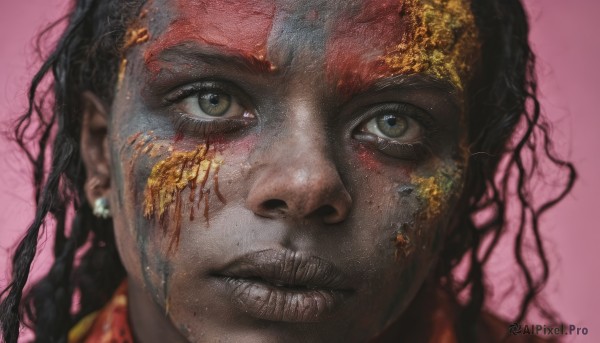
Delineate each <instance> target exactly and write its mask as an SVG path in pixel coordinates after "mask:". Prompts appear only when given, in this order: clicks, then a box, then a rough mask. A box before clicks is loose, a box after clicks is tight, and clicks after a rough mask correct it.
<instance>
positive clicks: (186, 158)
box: [144, 145, 224, 250]
mask: <svg viewBox="0 0 600 343" xmlns="http://www.w3.org/2000/svg"><path fill="white" fill-rule="evenodd" d="M222 163H223V160H222V159H221V158H220V157H219V156H217V155H216V153H215V152H214V151H211V152H209V149H208V147H207V146H206V145H199V146H198V147H196V149H194V150H192V151H174V152H171V154H170V156H169V157H167V158H165V159H164V160H162V161H160V162H158V163H157V164H156V165H154V167H153V168H152V171H151V173H150V176H149V177H148V181H147V184H146V189H145V194H144V216H145V217H146V218H148V219H151V218H154V219H157V220H158V221H159V222H160V223H161V224H162V225H163V228H164V229H165V230H168V229H170V228H172V229H173V231H174V232H173V239H172V241H171V243H170V245H169V250H171V249H173V248H174V247H176V246H177V244H178V242H179V233H180V230H181V221H182V212H183V211H184V207H185V206H184V203H183V201H184V199H183V198H182V192H183V191H184V190H185V189H189V191H190V196H189V198H188V200H189V203H190V205H189V206H187V207H188V208H189V210H190V220H194V211H195V208H196V207H197V208H199V207H200V203H201V202H202V200H203V198H204V200H205V202H204V206H205V208H204V216H205V219H206V221H207V222H208V205H209V203H208V196H209V194H210V189H208V188H207V186H206V183H207V180H208V178H209V175H212V176H213V179H214V180H215V182H214V183H213V186H214V188H215V189H214V192H215V193H216V194H217V197H218V198H219V199H220V200H221V201H224V200H223V197H222V195H221V194H220V192H219V190H218V183H217V182H216V180H218V178H217V174H218V170H219V167H220V165H221V164H222ZM196 193H198V195H196Z"/></svg>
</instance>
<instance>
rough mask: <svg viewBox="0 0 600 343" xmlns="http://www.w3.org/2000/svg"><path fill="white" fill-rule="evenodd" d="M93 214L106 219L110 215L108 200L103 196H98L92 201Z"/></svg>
mask: <svg viewBox="0 0 600 343" xmlns="http://www.w3.org/2000/svg"><path fill="white" fill-rule="evenodd" d="M94 215H95V216H96V217H98V218H101V219H108V218H110V217H111V216H112V214H111V213H110V208H109V207H108V200H107V199H106V198H105V197H101V198H98V199H96V201H95V202H94Z"/></svg>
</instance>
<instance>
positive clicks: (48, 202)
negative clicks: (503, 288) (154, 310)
mask: <svg viewBox="0 0 600 343" xmlns="http://www.w3.org/2000/svg"><path fill="white" fill-rule="evenodd" d="M142 5H143V0H74V1H73V5H72V8H71V10H70V12H69V14H68V15H67V16H65V17H64V18H63V19H61V20H60V21H59V22H58V23H55V24H53V26H51V28H55V27H57V26H58V25H59V24H60V23H63V22H65V23H66V28H65V30H64V32H63V34H62V36H61V38H60V40H59V41H58V43H57V44H56V47H55V48H54V50H53V51H52V52H51V53H50V55H49V56H48V57H47V58H45V60H44V62H43V64H42V66H41V68H40V69H39V71H38V72H37V73H36V75H35V76H34V78H33V80H32V82H31V86H30V88H29V93H28V104H29V106H28V110H27V111H26V113H25V114H24V115H22V116H21V117H20V118H19V120H18V122H17V125H16V128H15V131H14V133H15V140H16V142H17V144H18V145H19V146H20V148H21V149H22V150H23V151H24V153H25V155H26V157H27V158H28V160H29V161H30V162H31V163H32V165H33V186H34V190H35V199H36V211H35V217H34V219H33V222H32V224H31V225H30V226H29V227H28V229H27V232H26V234H25V236H24V238H23V239H22V240H21V241H20V242H19V244H18V246H17V247H16V249H15V252H14V255H13V259H12V276H11V279H10V282H9V284H8V285H7V286H6V288H5V289H4V290H3V291H2V292H1V293H0V299H2V301H1V303H0V321H1V328H2V334H3V337H4V340H5V341H6V342H7V343H15V342H17V340H18V337H19V331H20V328H21V325H25V326H29V327H31V328H32V329H33V330H34V332H35V337H36V342H66V341H67V334H68V331H69V329H70V328H71V327H72V326H73V325H74V323H76V322H77V321H78V320H79V319H81V318H82V317H83V316H85V315H86V314H89V313H91V312H93V311H95V310H97V309H99V308H101V307H102V306H103V305H104V304H105V303H106V302H107V301H108V300H109V299H110V296H111V294H112V293H113V292H114V291H115V289H116V288H117V286H118V285H119V283H120V282H121V281H122V280H123V278H124V277H125V271H124V268H123V266H122V264H121V261H120V258H119V255H118V252H117V248H116V244H115V239H114V235H113V229H112V223H111V222H110V221H109V220H104V219H99V218H96V217H94V216H93V215H92V211H91V207H90V205H89V204H88V203H87V202H86V200H85V196H84V193H83V186H84V182H85V170H84V168H83V164H82V160H81V156H80V151H79V142H80V136H81V125H82V116H81V113H82V104H81V100H80V99H81V94H82V93H83V92H85V91H91V92H93V93H94V94H96V95H97V96H98V97H99V98H100V99H101V100H102V101H103V102H104V103H106V104H110V103H112V99H113V96H114V89H115V86H114V85H115V84H116V80H117V74H118V65H119V59H120V56H121V51H120V49H121V46H122V42H123V40H124V35H125V32H126V29H127V27H128V25H129V23H130V22H131V21H132V20H133V18H135V17H136V16H137V14H138V13H139V11H140V9H141V7H142ZM472 10H473V13H474V15H475V17H476V21H477V25H478V28H479V33H480V40H481V42H482V47H481V58H480V62H479V66H480V67H479V71H478V73H477V75H476V77H475V78H474V79H473V82H472V84H470V85H469V87H468V90H469V92H468V94H467V95H468V97H469V98H468V108H469V111H468V123H469V149H470V151H471V152H472V153H473V155H472V156H471V157H470V160H469V164H468V169H467V179H466V185H465V191H464V194H463V197H462V201H461V207H459V208H460V211H459V212H458V215H457V218H456V220H455V223H456V224H455V225H454V228H453V230H452V231H451V232H450V235H449V237H448V239H447V241H446V243H445V246H444V249H443V251H442V255H441V258H440V262H439V264H438V266H437V268H436V276H437V279H438V280H452V273H453V270H454V269H455V267H456V266H457V265H458V264H459V262H460V261H461V260H462V259H463V258H465V257H466V258H467V259H468V262H469V264H468V267H469V268H468V272H467V275H466V277H465V279H464V280H461V282H450V283H449V284H450V288H451V291H452V292H454V293H455V294H456V295H458V293H459V292H461V291H463V290H465V289H467V290H468V294H467V297H466V303H465V305H464V307H463V310H462V313H461V316H460V323H459V333H460V340H461V342H470V341H474V339H475V334H476V333H475V331H474V330H475V329H474V328H475V327H476V325H474V323H476V322H477V321H478V319H479V318H480V316H481V312H482V310H483V306H484V302H485V300H486V297H487V293H486V289H487V288H486V285H485V283H484V276H485V273H484V266H485V265H486V263H487V261H488V260H489V258H490V255H491V253H492V252H493V250H494V249H495V248H496V246H497V244H498V242H499V239H500V236H501V235H502V234H503V233H504V232H505V230H506V228H507V226H508V221H507V203H508V202H509V201H512V202H513V203H514V204H517V207H518V209H519V215H518V218H517V234H516V236H515V241H514V256H515V259H516V261H517V268H518V270H519V271H520V274H522V275H523V277H524V280H525V284H526V289H525V293H524V295H523V298H522V299H521V304H520V310H519V313H517V314H516V315H515V318H514V319H515V321H520V320H522V319H523V318H524V317H525V316H526V314H527V312H528V309H529V308H530V307H531V305H532V303H534V301H535V299H536V297H537V296H538V294H539V292H540V291H541V289H542V288H543V286H544V285H545V283H546V281H547V280H548V275H549V267H548V260H547V257H546V252H545V250H544V246H543V244H542V238H541V234H540V231H539V219H540V216H541V215H542V214H543V213H544V212H546V211H547V210H548V209H549V208H551V207H552V206H554V205H555V204H556V203H558V202H559V201H560V200H562V199H563V198H564V197H565V196H566V195H567V194H568V192H569V191H570V190H571V188H572V186H573V183H574V181H575V178H576V174H575V169H574V168H573V166H572V165H571V164H570V163H568V162H565V161H563V160H561V159H559V158H558V157H556V155H555V154H554V153H553V151H552V141H551V140H550V137H549V134H548V133H549V128H548V125H547V124H546V123H545V122H544V121H543V118H542V117H541V111H540V104H539V101H538V99H537V95H536V93H537V81H536V77H535V57H534V54H533V53H532V51H531V49H530V46H529V42H528V23H527V17H526V14H525V11H524V9H523V6H522V4H521V2H520V1H519V0H485V1H484V0H472ZM51 28H50V29H51ZM50 29H49V30H50ZM44 34H45V33H42V35H44ZM46 81H49V82H46ZM46 84H49V85H50V86H49V87H47V88H46V87H45V86H44V85H46ZM49 101H52V107H51V108H48V102H49ZM48 151H50V152H51V161H50V163H48V161H46V156H47V153H48ZM542 158H543V159H544V160H547V161H549V163H551V164H552V165H554V166H555V167H558V168H560V169H561V170H564V171H565V173H564V179H565V180H566V182H565V184H564V186H563V188H562V189H561V190H560V192H559V194H558V195H556V196H555V197H552V198H550V199H545V201H543V202H542V203H541V204H540V205H536V204H535V203H534V199H533V196H532V193H531V185H530V180H531V179H532V178H531V177H532V176H533V175H534V173H535V171H536V168H537V167H538V163H537V161H538V159H542ZM515 182H516V183H515ZM511 187H513V188H515V189H516V197H514V200H513V197H512V196H511V192H510V190H511V189H512V188H511ZM482 211H487V212H489V213H491V214H492V215H491V216H490V217H489V219H488V220H486V221H485V222H483V223H480V222H477V221H475V219H474V217H475V215H476V214H477V213H481V212H482ZM70 213H72V214H74V215H73V216H72V218H73V219H72V221H71V222H70V223H67V221H68V218H71V216H70V215H69V214H70ZM49 222H52V223H53V224H54V228H55V232H54V262H53V264H52V266H51V268H50V271H49V272H48V274H47V275H46V276H45V277H43V278H42V279H41V280H40V281H39V282H37V283H35V284H34V285H33V286H32V288H31V289H30V290H29V291H27V292H25V291H24V289H25V286H26V283H27V281H28V279H29V272H30V268H31V264H32V262H33V259H34V257H35V255H36V251H37V245H38V240H39V237H40V236H41V235H43V233H44V231H45V229H46V224H47V223H49ZM528 232H529V233H528ZM528 237H533V244H534V247H535V251H534V255H535V257H537V258H538V259H539V261H540V262H541V263H539V265H537V266H538V267H539V268H541V271H540V270H534V269H535V268H533V267H532V266H531V265H530V264H528V263H527V261H526V259H525V255H526V251H525V248H524V246H525V239H526V238H528ZM486 240H488V241H489V242H490V243H489V244H484V242H486ZM76 256H81V259H80V260H79V262H77V261H76V260H77V259H76ZM76 292H78V293H79V296H80V304H79V306H78V307H77V308H76V310H75V312H74V313H72V312H71V310H72V298H73V295H74V294H75V293H76Z"/></svg>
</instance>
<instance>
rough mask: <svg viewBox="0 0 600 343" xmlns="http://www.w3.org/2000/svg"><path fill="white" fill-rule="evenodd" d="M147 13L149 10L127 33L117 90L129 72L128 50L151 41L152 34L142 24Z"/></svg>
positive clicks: (122, 49)
mask: <svg viewBox="0 0 600 343" xmlns="http://www.w3.org/2000/svg"><path fill="white" fill-rule="evenodd" d="M147 13H148V12H147V10H144V11H142V12H141V13H140V16H139V18H138V20H136V21H135V22H134V24H133V25H131V26H130V27H129V29H128V30H127V32H126V33H125V41H124V42H123V46H122V47H121V51H122V53H121V54H122V55H123V57H122V58H121V64H120V65H119V74H118V76H117V88H120V87H121V84H122V83H123V79H124V78H125V72H126V71H127V63H128V62H127V58H126V57H125V55H126V53H127V50H129V49H130V48H132V47H133V46H136V45H138V44H142V43H145V42H147V41H148V40H149V39H150V33H149V32H148V28H146V27H144V26H142V24H141V21H142V20H143V19H145V18H146V15H147Z"/></svg>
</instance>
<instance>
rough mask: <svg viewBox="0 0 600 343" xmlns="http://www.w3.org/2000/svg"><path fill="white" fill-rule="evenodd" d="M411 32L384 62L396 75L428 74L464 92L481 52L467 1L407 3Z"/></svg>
mask: <svg viewBox="0 0 600 343" xmlns="http://www.w3.org/2000/svg"><path fill="white" fill-rule="evenodd" d="M404 6H405V7H404V8H405V10H406V11H407V15H408V20H409V26H410V28H411V29H409V30H408V31H407V33H406V34H405V35H404V37H402V41H401V42H400V44H398V45H397V46H395V47H393V48H392V49H390V50H389V51H388V52H387V54H386V56H385V58H384V60H385V63H386V65H387V66H388V68H389V69H390V71H391V72H392V74H418V73H425V74H427V75H431V76H434V77H436V78H438V79H442V80H448V81H450V82H452V83H453V84H454V85H455V86H456V87H457V88H458V89H463V88H464V84H465V83H466V81H467V80H466V79H467V77H468V75H469V71H470V67H471V64H473V63H474V60H475V57H476V55H477V53H478V51H479V41H478V37H477V36H478V35H477V27H476V25H475V18H474V17H473V14H472V13H471V9H470V3H469V1H467V0H406V2H405V4H404Z"/></svg>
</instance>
